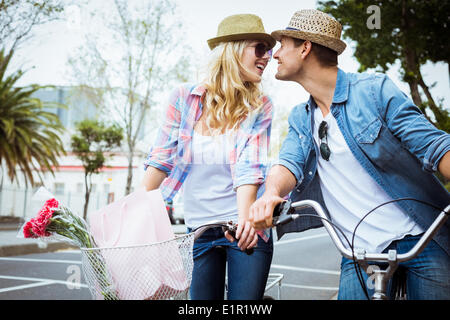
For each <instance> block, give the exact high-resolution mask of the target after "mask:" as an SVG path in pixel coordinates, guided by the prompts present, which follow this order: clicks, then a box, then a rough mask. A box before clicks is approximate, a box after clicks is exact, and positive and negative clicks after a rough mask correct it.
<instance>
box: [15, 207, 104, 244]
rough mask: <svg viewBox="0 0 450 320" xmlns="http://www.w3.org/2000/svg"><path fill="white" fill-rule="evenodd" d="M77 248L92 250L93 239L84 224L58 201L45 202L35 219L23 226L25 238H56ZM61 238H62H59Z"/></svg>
mask: <svg viewBox="0 0 450 320" xmlns="http://www.w3.org/2000/svg"><path fill="white" fill-rule="evenodd" d="M56 235H59V236H60V237H58V238H59V239H61V240H63V241H65V242H68V243H70V244H74V245H76V246H78V247H84V248H93V247H94V246H95V242H94V239H93V238H92V237H91V236H90V235H89V232H88V228H87V224H86V222H85V221H84V220H83V219H82V218H81V217H79V216H78V215H76V214H74V213H72V212H71V211H70V210H69V209H68V208H67V207H65V206H63V205H61V204H60V203H59V202H58V200H56V199H55V198H51V199H49V200H47V201H46V202H45V204H44V206H43V207H42V209H41V210H40V211H39V213H38V214H37V216H36V217H35V218H32V219H30V220H29V221H28V222H26V223H25V224H24V226H23V236H24V237H25V238H48V239H52V238H56ZM61 237H62V238H61Z"/></svg>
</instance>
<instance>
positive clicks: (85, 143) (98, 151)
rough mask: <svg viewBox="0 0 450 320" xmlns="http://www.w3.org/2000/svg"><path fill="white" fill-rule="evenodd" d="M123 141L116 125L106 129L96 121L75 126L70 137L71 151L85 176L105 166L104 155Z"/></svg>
mask: <svg viewBox="0 0 450 320" xmlns="http://www.w3.org/2000/svg"><path fill="white" fill-rule="evenodd" d="M122 139H123V134H122V129H121V128H119V127H118V126H116V125H113V126H110V127H107V126H106V125H105V124H104V123H102V122H99V121H97V120H84V121H81V122H79V123H78V124H77V133H76V134H74V135H72V151H73V152H74V153H76V154H77V157H78V158H79V159H80V160H81V161H82V163H83V167H84V169H85V172H86V173H87V174H93V173H98V172H99V170H100V169H101V168H103V167H104V166H105V161H106V158H105V155H104V154H105V153H106V152H109V151H111V150H112V149H114V148H116V147H119V146H120V145H121V142H122Z"/></svg>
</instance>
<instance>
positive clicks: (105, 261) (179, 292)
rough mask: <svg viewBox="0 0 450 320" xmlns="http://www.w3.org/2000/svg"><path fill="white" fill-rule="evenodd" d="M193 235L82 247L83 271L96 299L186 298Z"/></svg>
mask: <svg viewBox="0 0 450 320" xmlns="http://www.w3.org/2000/svg"><path fill="white" fill-rule="evenodd" d="M193 243H194V234H193V233H190V234H187V235H183V236H177V237H175V239H172V240H168V241H164V242H158V243H153V244H148V245H139V246H127V247H114V248H81V257H82V263H83V272H84V275H85V278H86V282H87V284H88V287H89V290H90V291H91V294H92V297H93V298H94V299H97V300H115V299H120V300H142V299H144V300H179V299H186V298H187V294H188V290H189V287H190V284H191V280H192V269H193V265H194V263H193V258H192V248H193Z"/></svg>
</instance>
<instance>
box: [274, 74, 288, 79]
mask: <svg viewBox="0 0 450 320" xmlns="http://www.w3.org/2000/svg"><path fill="white" fill-rule="evenodd" d="M275 79H277V80H288V79H286V77H285V76H283V75H282V74H281V73H280V72H277V73H276V74H275Z"/></svg>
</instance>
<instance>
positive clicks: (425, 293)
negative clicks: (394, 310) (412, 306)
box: [338, 235, 450, 300]
mask: <svg viewBox="0 0 450 320" xmlns="http://www.w3.org/2000/svg"><path fill="white" fill-rule="evenodd" d="M420 237H421V235H418V236H407V237H405V238H403V239H401V240H396V241H393V242H392V243H391V244H390V245H389V247H388V248H387V249H385V250H384V251H383V252H387V251H388V250H390V249H391V250H392V249H395V250H397V254H400V253H406V252H408V251H409V250H411V248H412V247H413V246H414V245H415V244H416V243H417V241H418V240H419V239H420ZM369 264H373V263H369ZM378 265H379V266H380V268H381V269H386V267H387V264H385V263H384V264H383V263H381V264H378ZM398 271H403V272H404V274H406V295H407V299H409V300H425V299H432V300H449V299H450V257H449V256H448V255H447V253H446V252H445V251H444V250H443V249H442V248H441V247H440V246H439V245H438V244H437V243H436V242H434V241H433V240H432V241H430V242H429V243H428V245H427V246H426V247H425V249H424V251H422V252H421V253H420V254H419V255H418V256H417V257H416V258H415V259H412V260H410V261H406V262H402V263H399V266H398V268H397V271H396V272H395V273H394V276H393V278H391V280H390V281H389V283H388V286H387V290H386V294H387V295H388V297H389V298H390V299H393V295H394V292H395V288H394V287H395V286H394V285H393V284H392V282H393V280H394V282H395V280H397V279H396V278H397V276H398V274H399V272H398ZM361 273H362V275H363V278H364V283H365V284H366V287H368V288H367V289H368V292H369V297H371V296H372V294H373V292H374V290H373V281H372V279H371V278H370V277H369V276H367V274H366V273H365V272H364V270H361ZM338 299H340V300H357V299H366V296H365V295H364V292H363V290H362V288H361V285H360V283H359V281H358V278H357V276H356V274H355V267H354V265H353V261H352V260H349V259H347V258H343V259H342V263H341V278H340V284H339V295H338Z"/></svg>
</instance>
